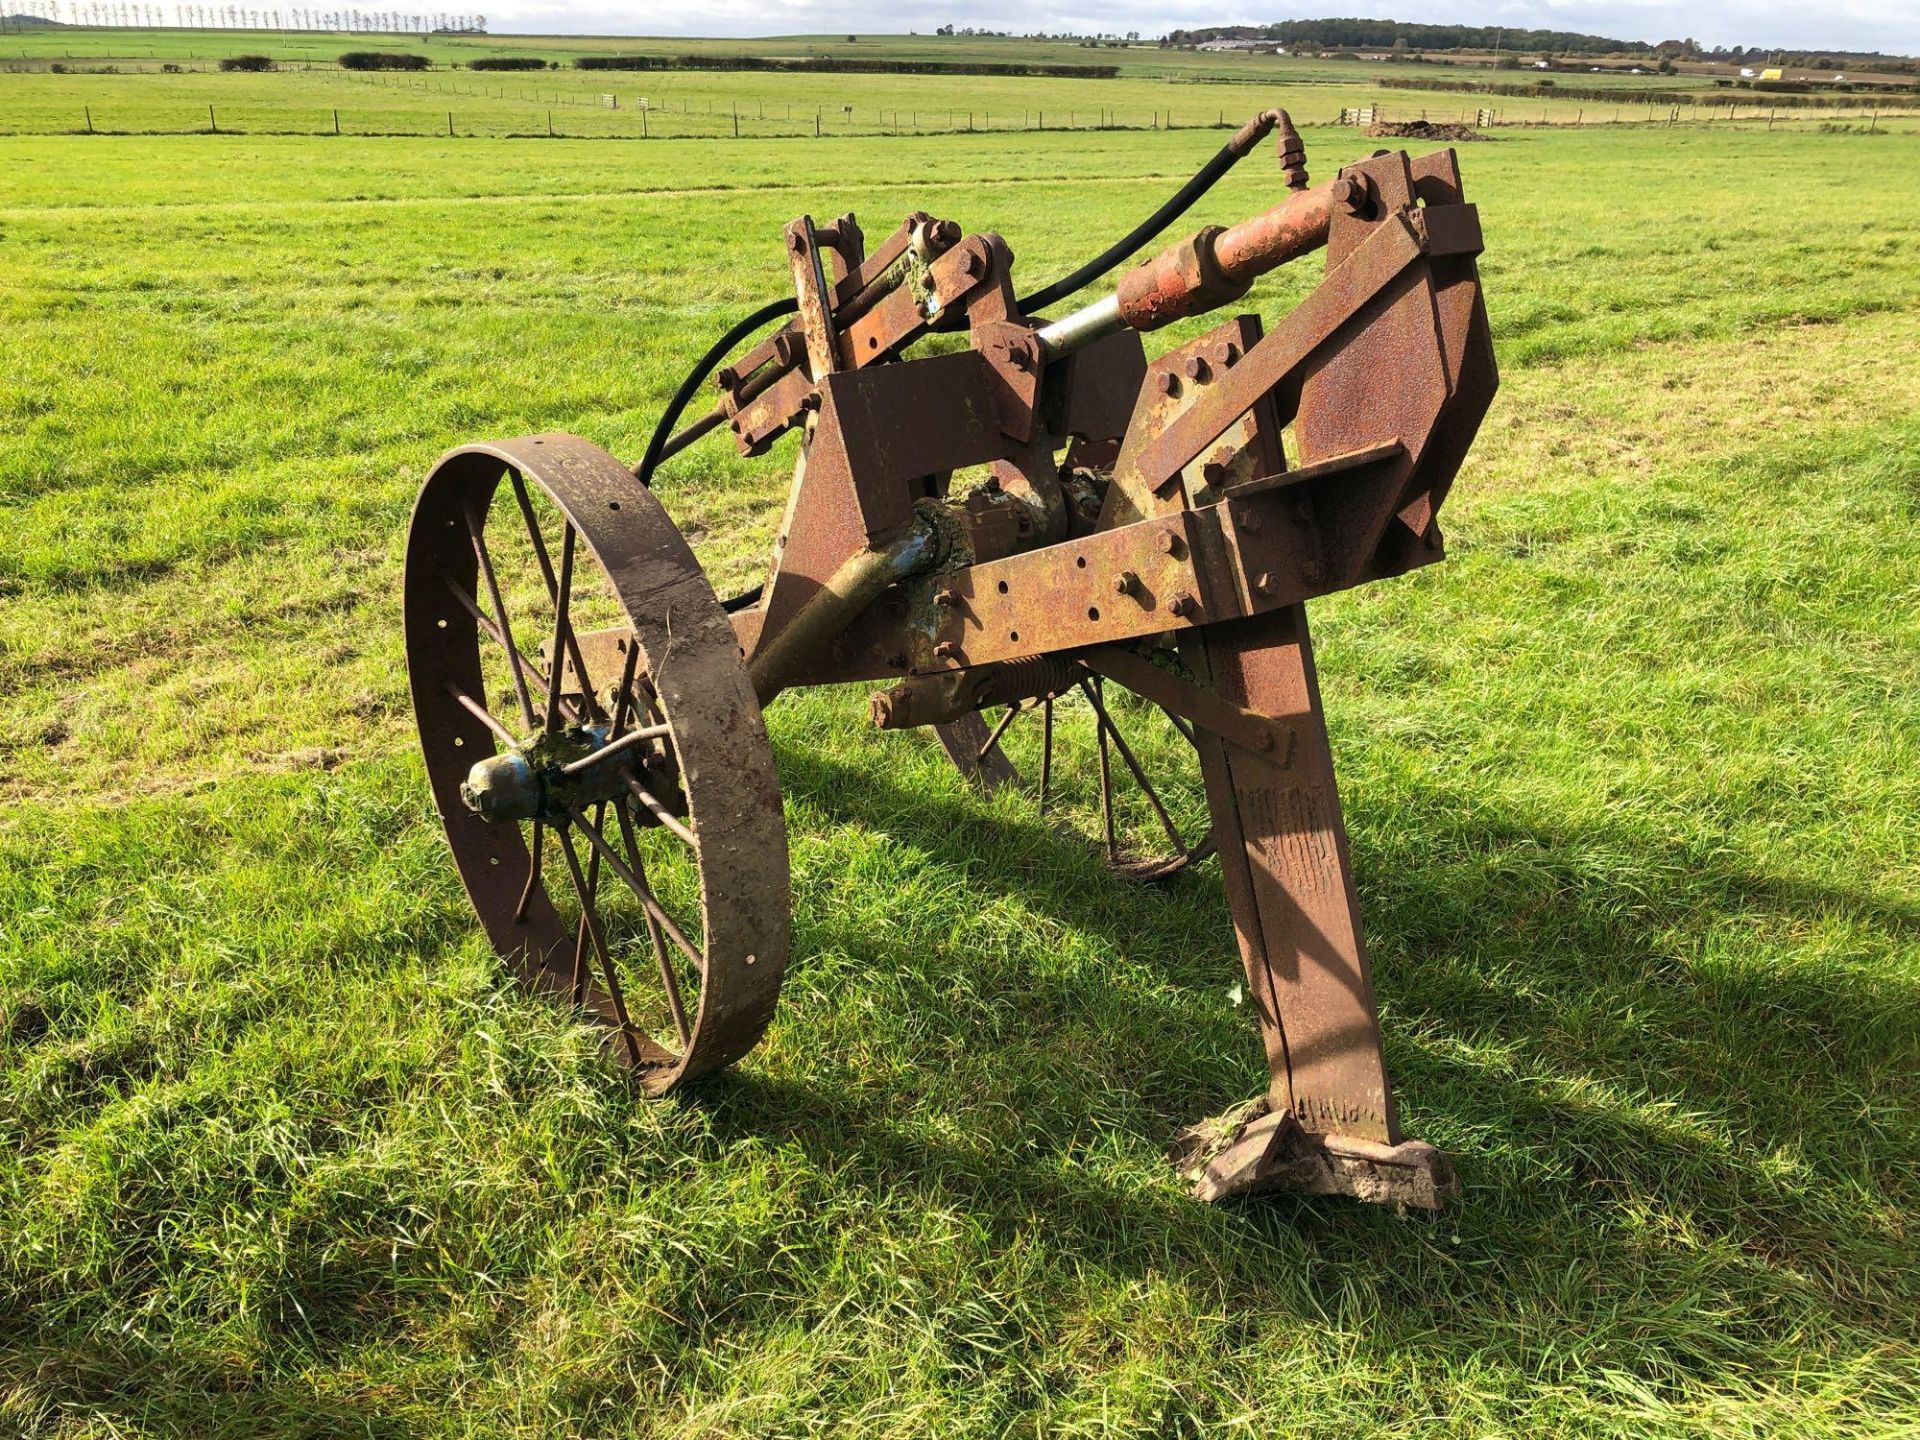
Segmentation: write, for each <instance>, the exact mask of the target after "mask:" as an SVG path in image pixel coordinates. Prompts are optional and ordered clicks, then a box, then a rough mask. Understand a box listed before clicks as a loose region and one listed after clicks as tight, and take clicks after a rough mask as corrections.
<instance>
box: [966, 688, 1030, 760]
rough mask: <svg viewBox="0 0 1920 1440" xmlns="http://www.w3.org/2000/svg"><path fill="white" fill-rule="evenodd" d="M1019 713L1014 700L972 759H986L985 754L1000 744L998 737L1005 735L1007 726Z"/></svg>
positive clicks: (1017, 702)
mask: <svg viewBox="0 0 1920 1440" xmlns="http://www.w3.org/2000/svg"><path fill="white" fill-rule="evenodd" d="M1019 713H1020V702H1019V701H1017V700H1016V701H1015V702H1014V703H1013V704H1011V705H1009V706H1007V713H1006V714H1004V715H1002V716H1001V717H1000V723H999V724H998V725H996V726H994V727H993V733H992V734H991V735H989V736H987V743H986V744H984V745H982V746H981V747H980V753H979V754H978V755H976V756H974V757H973V758H974V759H976V760H984V759H986V758H987V752H988V751H989V750H991V749H993V747H994V746H996V745H998V744H999V743H1000V737H1001V736H1002V735H1004V734H1006V733H1007V726H1009V725H1011V724H1012V723H1013V717H1014V716H1016V715H1018V714H1019Z"/></svg>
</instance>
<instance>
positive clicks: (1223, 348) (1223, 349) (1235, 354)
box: [1215, 340, 1240, 370]
mask: <svg viewBox="0 0 1920 1440" xmlns="http://www.w3.org/2000/svg"><path fill="white" fill-rule="evenodd" d="M1215 353H1216V354H1217V355H1219V357H1220V368H1221V369H1223V370H1224V369H1226V368H1227V367H1228V366H1230V365H1232V364H1233V363H1234V362H1235V361H1236V360H1238V359H1239V358H1240V347H1239V346H1238V345H1236V344H1235V343H1234V342H1233V341H1231V340H1222V341H1221V342H1220V348H1219V350H1218V351H1216V352H1215Z"/></svg>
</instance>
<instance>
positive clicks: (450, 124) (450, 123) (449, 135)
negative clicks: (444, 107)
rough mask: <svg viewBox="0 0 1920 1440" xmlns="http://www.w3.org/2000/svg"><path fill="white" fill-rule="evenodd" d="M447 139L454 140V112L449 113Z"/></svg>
mask: <svg viewBox="0 0 1920 1440" xmlns="http://www.w3.org/2000/svg"><path fill="white" fill-rule="evenodd" d="M447 138H448V139H449V140H451V139H452V138H453V111H451V110H449V111H447Z"/></svg>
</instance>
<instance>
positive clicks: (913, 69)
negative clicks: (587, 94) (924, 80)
mask: <svg viewBox="0 0 1920 1440" xmlns="http://www.w3.org/2000/svg"><path fill="white" fill-rule="evenodd" d="M573 64H574V68H575V69H577V70H824V71H834V72H839V73H842V74H863V75H1040V76H1046V77H1050V78H1052V79H1056V80H1111V79H1113V77H1114V76H1116V75H1118V74H1119V73H1120V67H1119V66H1118V65H1015V64H998V63H990V62H986V61H981V62H977V63H970V62H966V61H945V60H848V59H842V58H840V57H837V56H830V55H820V56H815V57H812V58H810V59H805V60H768V59H765V58H763V57H761V56H758V55H581V56H577V57H576V58H575V59H574V62H573Z"/></svg>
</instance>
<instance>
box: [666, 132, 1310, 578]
mask: <svg viewBox="0 0 1920 1440" xmlns="http://www.w3.org/2000/svg"><path fill="white" fill-rule="evenodd" d="M1276 123H1284V124H1285V125H1286V131H1285V133H1283V135H1282V142H1283V146H1284V144H1285V141H1286V139H1287V138H1288V137H1289V136H1292V131H1293V126H1292V123H1291V122H1290V121H1287V120H1286V112H1285V111H1281V110H1265V111H1262V112H1261V113H1260V114H1258V115H1255V116H1254V117H1253V118H1252V119H1251V120H1249V121H1248V122H1247V123H1246V124H1245V125H1243V126H1241V127H1240V129H1239V130H1237V131H1235V132H1234V136H1233V138H1232V139H1231V140H1229V141H1228V142H1227V143H1226V144H1225V145H1222V146H1221V147H1220V150H1219V153H1217V154H1216V155H1215V156H1214V157H1213V158H1212V159H1211V160H1209V161H1207V163H1206V164H1205V165H1202V166H1201V167H1200V168H1199V170H1197V171H1195V172H1194V175H1193V178H1192V179H1190V180H1188V181H1187V183H1186V184H1184V185H1182V186H1181V187H1180V188H1179V189H1178V190H1176V191H1174V193H1173V194H1172V195H1171V196H1169V197H1168V199H1167V202H1166V203H1165V204H1164V205H1162V206H1161V207H1160V208H1159V209H1158V210H1155V211H1154V212H1153V213H1152V214H1151V215H1149V216H1148V217H1147V218H1146V219H1145V220H1142V221H1141V222H1140V223H1139V224H1138V225H1136V226H1134V227H1133V229H1131V230H1129V231H1128V232H1127V233H1126V234H1125V235H1124V236H1122V237H1121V238H1120V239H1119V240H1116V241H1115V242H1114V243H1113V244H1111V245H1109V246H1108V247H1107V248H1106V249H1105V250H1102V251H1101V252H1100V253H1099V254H1098V255H1096V256H1094V257H1093V259H1091V260H1089V261H1087V263H1086V264H1084V265H1082V266H1080V268H1079V269H1077V270H1075V271H1073V272H1072V273H1071V274H1068V275H1063V276H1061V277H1060V279H1058V280H1055V281H1054V282H1053V283H1052V284H1051V285H1046V286H1043V287H1042V288H1041V289H1038V290H1035V291H1034V292H1033V293H1032V294H1030V295H1022V296H1021V297H1020V298H1019V300H1018V301H1017V302H1016V303H1017V304H1018V306H1019V309H1020V313H1021V314H1023V315H1032V314H1033V313H1034V312H1035V311H1039V310H1044V309H1046V308H1047V307H1048V306H1049V305H1052V304H1055V303H1056V302H1058V301H1060V300H1063V299H1065V298H1066V297H1067V296H1069V295H1071V294H1073V292H1074V291H1076V290H1078V289H1080V288H1081V287H1082V286H1083V285H1087V284H1090V283H1092V282H1093V281H1095V280H1097V279H1099V278H1100V277H1101V276H1102V275H1104V274H1106V272H1107V271H1109V270H1111V269H1112V268H1113V267H1114V266H1116V265H1118V264H1119V263H1120V262H1121V261H1122V260H1124V259H1126V258H1127V257H1128V256H1129V255H1131V254H1132V253H1133V252H1134V251H1136V250H1138V249H1139V248H1140V247H1141V246H1142V245H1145V244H1146V243H1147V242H1148V241H1149V240H1152V239H1153V238H1154V237H1155V236H1157V235H1158V234H1159V233H1160V232H1161V231H1162V230H1165V229H1166V228H1167V226H1169V225H1171V224H1172V223H1173V222H1174V221H1176V220H1178V219H1179V218H1180V217H1181V216H1182V215H1184V214H1186V213H1187V211H1188V210H1190V209H1192V208H1193V204H1194V202H1195V201H1197V200H1198V199H1199V198H1200V197H1201V196H1202V195H1204V194H1206V193H1207V191H1209V190H1211V189H1212V188H1213V186H1214V184H1215V183H1216V182H1217V181H1218V180H1219V179H1220V177H1221V176H1222V175H1225V174H1226V173H1227V171H1229V170H1231V169H1232V168H1233V167H1234V165H1235V164H1237V163H1238V162H1239V161H1240V160H1241V159H1242V158H1243V157H1245V156H1246V155H1247V154H1248V152H1250V151H1251V150H1252V149H1253V147H1254V146H1255V145H1257V144H1259V143H1260V141H1261V140H1262V139H1263V138H1265V136H1266V135H1267V133H1268V132H1269V131H1270V130H1272V129H1273V127H1274V125H1275V124H1276ZM1293 143H1294V145H1295V146H1297V145H1298V143H1299V140H1298V137H1297V136H1295V137H1293ZM1287 158H1288V157H1286V156H1283V157H1282V160H1283V163H1284V161H1285V160H1286V159H1287ZM1303 178H1304V177H1303ZM799 308H800V303H799V301H797V300H775V301H773V302H771V303H770V304H766V305H762V306H761V307H760V308H759V309H758V310H756V311H754V312H753V313H752V314H751V315H749V316H747V317H746V318H745V319H744V320H741V321H740V322H739V323H737V324H736V325H734V326H733V327H732V328H731V329H730V330H728V331H727V333H726V334H724V335H722V336H721V337H720V338H719V339H718V340H716V341H714V342H713V344H712V345H711V346H709V347H708V348H707V353H706V354H704V355H702V356H701V357H700V359H699V360H698V361H697V362H695V364H694V367H693V368H692V369H691V370H689V371H688V372H687V378H686V379H684V380H682V381H681V382H680V388H679V389H678V390H676V391H674V392H673V399H671V400H670V401H668V402H667V408H666V409H665V410H664V411H662V412H661V415H660V421H659V423H658V424H657V425H655V426H654V427H653V435H652V437H651V438H650V439H649V440H648V441H647V449H646V453H645V454H644V455H642V456H641V457H640V463H639V465H638V466H636V467H635V469H634V472H633V474H634V478H635V479H636V480H638V481H639V482H640V483H641V484H642V485H646V486H649V487H650V486H651V485H652V484H653V472H654V471H655V470H656V469H658V468H659V465H660V452H661V451H662V450H664V449H665V448H666V445H667V441H668V440H670V439H671V438H672V437H673V431H674V426H676V425H678V424H679V423H680V416H681V414H682V413H683V412H684V411H685V410H686V408H687V402H688V401H690V400H691V399H693V396H694V392H695V391H697V390H698V389H699V388H700V386H701V385H702V384H703V383H705V381H706V378H707V376H709V375H711V374H712V373H713V370H714V367H715V366H717V365H718V364H719V363H720V362H721V361H722V360H723V359H725V358H726V356H727V355H728V354H729V353H730V352H731V351H732V350H733V348H734V347H735V346H736V345H738V344H739V343H740V342H741V341H743V340H745V339H746V338H747V337H748V336H750V335H752V334H753V333H754V332H755V331H757V330H759V329H761V328H762V327H763V326H765V325H766V324H767V323H768V322H769V321H772V320H778V319H780V318H781V317H782V316H785V315H792V314H795V313H796V312H797V311H798V310H799ZM760 588H761V587H759V586H758V585H756V586H754V587H753V589H751V590H748V591H746V592H745V593H743V594H740V595H735V596H733V597H732V598H731V599H728V600H725V601H722V602H721V603H722V607H723V608H724V609H725V610H727V611H728V613H732V612H733V611H736V610H744V609H746V608H747V607H749V606H751V605H755V604H758V603H759V600H760Z"/></svg>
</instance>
